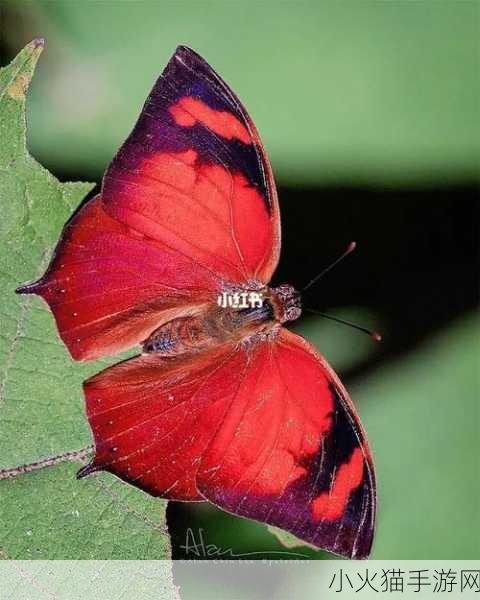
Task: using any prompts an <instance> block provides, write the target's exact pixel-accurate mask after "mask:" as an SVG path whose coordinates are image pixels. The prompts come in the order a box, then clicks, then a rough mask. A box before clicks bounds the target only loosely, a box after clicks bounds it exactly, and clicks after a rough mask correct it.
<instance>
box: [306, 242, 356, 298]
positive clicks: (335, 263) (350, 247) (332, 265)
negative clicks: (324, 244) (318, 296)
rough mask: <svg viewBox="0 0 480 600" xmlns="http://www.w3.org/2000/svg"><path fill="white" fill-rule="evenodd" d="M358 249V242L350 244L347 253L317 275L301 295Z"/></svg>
mask: <svg viewBox="0 0 480 600" xmlns="http://www.w3.org/2000/svg"><path fill="white" fill-rule="evenodd" d="M356 247H357V243H356V242H350V243H349V244H348V246H347V249H346V250H345V252H344V253H343V254H341V255H340V256H339V257H338V258H337V259H336V260H334V261H333V262H332V263H330V264H329V265H328V267H326V268H325V269H323V271H321V272H320V273H319V274H318V275H316V276H315V277H314V278H313V279H312V281H310V283H307V285H306V286H305V287H304V288H303V289H302V290H300V292H301V293H303V292H305V291H306V290H308V288H309V287H311V286H312V285H313V284H314V283H316V282H317V281H318V280H319V279H321V278H322V277H323V276H324V275H326V274H327V273H328V272H329V271H330V270H331V269H333V267H335V265H338V263H339V262H340V261H341V260H343V259H344V258H345V257H346V256H348V255H349V254H350V253H351V252H353V251H354V250H355V248H356Z"/></svg>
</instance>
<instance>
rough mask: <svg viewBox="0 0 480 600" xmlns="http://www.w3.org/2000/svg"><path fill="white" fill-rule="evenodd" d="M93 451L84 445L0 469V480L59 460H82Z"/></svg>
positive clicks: (54, 463)
mask: <svg viewBox="0 0 480 600" xmlns="http://www.w3.org/2000/svg"><path fill="white" fill-rule="evenodd" d="M92 452H93V446H86V447H85V448H82V449H81V450H73V451H72V452H64V453H63V454H57V455H56V456H49V457H47V458H42V460H38V461H36V462H32V463H29V464H26V465H19V466H18V467H12V468H10V469H1V470H0V481H1V480H2V479H9V478H10V477H16V476H17V475H23V474H24V473H31V472H32V471H37V470H39V469H43V468H45V467H51V466H53V465H58V464H59V463H61V462H65V461H67V460H84V459H85V458H87V457H88V456H89V454H91V453H92Z"/></svg>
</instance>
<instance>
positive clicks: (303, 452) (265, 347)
mask: <svg viewBox="0 0 480 600" xmlns="http://www.w3.org/2000/svg"><path fill="white" fill-rule="evenodd" d="M85 392H86V398H87V414H88V418H89V421H90V425H91V427H92V431H93V433H94V436H95V444H96V456H95V459H94V461H93V463H92V464H91V465H89V466H88V467H86V469H85V470H84V471H83V474H87V473H89V472H91V471H92V470H97V469H106V470H108V471H111V472H112V473H114V474H116V475H118V476H119V477H121V478H122V479H124V480H126V481H128V482H130V483H132V484H134V485H137V486H139V487H141V488H142V489H145V490H146V491H148V492H149V493H151V494H154V495H159V496H162V497H165V498H170V499H177V500H201V499H202V498H203V499H207V500H209V501H211V502H212V503H214V504H216V505H218V506H219V507H221V508H223V509H225V510H228V511H230V512H232V513H234V514H237V515H240V516H244V517H249V518H253V519H256V520H258V521H262V522H265V523H270V524H272V525H276V526H278V527H281V528H283V529H286V530H288V531H290V532H292V533H293V534H295V535H296V536H297V537H299V538H300V539H303V540H306V541H308V542H310V543H312V544H314V545H315V546H318V547H321V548H326V549H327V550H330V551H332V552H336V553H338V554H342V555H345V556H350V557H354V558H363V557H366V556H368V554H369V551H370V547H371V543H372V536H373V530H374V520H375V476H374V470H373V464H372V460H371V456H370V452H369V449H368V446H367V443H366V440H365V435H364V433H363V430H362V428H361V426H360V423H359V420H358V417H357V415H356V411H355V409H354V407H353V405H352V404H351V402H350V400H349V399H348V395H347V393H346V391H345V390H344V388H343V387H342V385H341V384H340V382H339V381H338V378H337V377H336V376H335V374H334V373H333V371H332V370H331V368H330V367H329V366H328V364H327V363H326V362H325V361H324V359H323V358H322V357H320V356H319V355H318V354H317V353H316V352H315V351H314V350H313V348H312V347H311V346H310V345H309V344H307V342H305V340H303V339H302V338H300V337H299V336H296V335H294V334H292V333H290V332H288V331H286V330H283V329H282V330H281V333H280V334H279V335H278V337H276V338H275V339H271V340H268V341H265V342H260V343H256V344H244V345H242V346H240V347H235V346H233V345H228V344H227V345H226V346H223V347H221V348H216V349H214V350H212V351H209V352H208V353H205V354H202V355H201V356H200V355H197V356H195V357H193V358H190V359H187V360H182V361H178V362H176V361H175V360H174V361H168V360H165V359H161V358H158V357H156V356H146V357H139V358H136V359H132V360H130V361H127V362H125V363H122V364H120V365H116V366H114V367H111V368H110V369H107V370H106V371H104V372H103V373H100V374H99V375H97V376H95V377H94V378H93V379H92V380H90V381H89V382H87V383H86V384H85Z"/></svg>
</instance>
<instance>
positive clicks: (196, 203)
mask: <svg viewBox="0 0 480 600" xmlns="http://www.w3.org/2000/svg"><path fill="white" fill-rule="evenodd" d="M103 202H104V206H105V210H106V211H107V212H108V214H109V215H110V216H112V217H113V218H115V219H116V220H118V221H119V222H120V223H124V224H125V225H128V226H129V227H130V228H131V229H133V230H135V231H136V232H138V233H140V234H141V235H143V236H147V237H148V238H150V239H152V240H155V241H156V242H158V243H160V244H163V245H165V246H167V247H169V248H174V249H175V250H176V251H178V252H179V253H180V254H181V255H182V256H188V257H190V258H191V259H192V260H194V261H195V263H196V264H199V265H202V266H203V267H204V268H205V269H208V270H210V271H211V272H212V273H215V274H216V276H217V277H218V278H219V279H221V280H222V281H225V282H230V283H233V282H235V283H244V282H246V281H248V280H250V279H260V280H261V279H263V278H264V276H265V269H269V259H270V255H271V249H272V247H273V245H274V244H275V242H276V240H275V237H274V236H275V232H274V230H273V228H272V221H271V219H270V216H269V214H268V212H267V211H266V210H265V207H264V203H263V200H262V198H261V196H260V194H259V192H258V190H257V189H256V188H254V187H252V186H251V185H249V183H248V181H247V180H246V179H245V177H244V176H243V175H242V174H241V173H240V172H238V173H230V172H228V171H227V170H225V169H224V168H223V167H222V166H221V165H217V164H214V163H202V162H201V161H200V160H199V157H198V154H197V152H195V150H187V151H185V152H178V153H173V152H169V153H166V152H157V153H154V154H150V155H148V156H146V157H145V158H143V159H142V160H140V161H139V163H138V169H136V170H135V171H128V172H126V173H124V174H123V175H122V178H121V179H115V178H114V179H113V180H110V178H109V177H107V178H106V182H105V191H104V196H103ZM246 215H248V219H247V218H245V216H246Z"/></svg>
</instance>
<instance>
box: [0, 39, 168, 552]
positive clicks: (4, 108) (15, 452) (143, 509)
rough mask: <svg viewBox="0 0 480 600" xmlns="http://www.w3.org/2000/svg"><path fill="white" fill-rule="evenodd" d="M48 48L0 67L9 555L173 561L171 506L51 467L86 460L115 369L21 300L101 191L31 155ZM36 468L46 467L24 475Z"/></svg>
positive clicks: (1, 535) (1, 352)
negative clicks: (31, 119)
mask: <svg viewBox="0 0 480 600" xmlns="http://www.w3.org/2000/svg"><path fill="white" fill-rule="evenodd" d="M42 49H43V40H34V41H33V42H31V43H30V44H29V45H28V46H26V48H24V50H22V51H21V52H20V54H19V55H18V56H17V57H16V58H15V59H14V60H13V62H12V63H11V64H10V65H9V66H7V67H5V68H3V69H1V70H0V138H1V139H2V144H1V147H0V215H1V219H0V286H1V289H2V294H1V297H0V319H1V337H0V469H4V470H5V469H10V470H12V469H13V474H15V473H17V474H16V476H14V477H8V478H5V477H4V476H5V474H6V473H5V471H4V472H3V477H2V473H1V472H0V488H1V497H2V501H1V503H0V548H1V550H2V552H3V555H5V556H7V557H10V558H50V559H51V558H98V559H100V558H101V559H108V558H132V559H133V558H137V559H139V558H157V559H158V558H166V557H169V556H170V542H169V538H168V535H167V533H166V529H165V503H164V502H162V501H159V500H156V499H153V498H151V497H150V496H147V495H146V494H144V493H142V492H140V491H139V490H136V489H134V488H132V487H130V486H127V485H125V484H124V483H122V482H120V481H119V480H117V479H116V478H113V477H111V476H109V475H107V474H103V475H100V476H96V477H91V478H87V479H86V480H82V481H77V480H76V479H75V472H76V470H78V468H79V467H80V466H81V463H79V462H75V463H71V462H66V463H63V464H56V463H58V460H53V461H49V457H54V456H55V455H58V454H64V453H72V452H73V454H72V455H69V456H67V457H66V458H70V459H73V458H77V459H78V458H81V457H82V454H81V453H80V454H79V455H78V454H77V455H76V454H75V451H76V450H79V449H82V448H85V447H88V446H89V445H90V444H91V443H92V441H91V434H90V430H89V427H88V424H87V420H86V418H85V415H84V401H83V396H82V391H81V389H82V388H81V384H82V381H83V380H84V379H85V378H86V377H88V376H89V375H91V374H92V373H94V372H97V371H99V370H100V369H101V368H104V367H105V365H106V364H108V362H109V361H97V362H96V363H91V364H75V363H74V362H73V361H72V360H71V358H70V357H69V355H68V353H67V351H66V349H65V347H64V346H63V344H62V342H61V341H60V339H59V337H58V335H57V332H56V329H55V325H54V320H53V317H52V315H51V313H50V311H49V310H48V309H47V307H46V305H45V304H44V303H43V302H42V301H41V300H40V299H39V298H37V297H32V296H19V295H17V294H15V288H16V287H17V286H18V285H19V284H21V283H24V282H25V281H31V280H35V279H36V278H38V277H39V276H40V275H41V274H42V273H43V271H44V270H45V267H46V265H47V264H48V261H49V259H50V256H51V254H52V250H53V247H54V245H55V243H56V241H57V239H58V237H59V234H60V232H61V229H62V227H63V225H64V223H65V222H66V221H67V220H68V218H69V217H70V216H71V214H72V212H73V211H74V210H75V208H76V207H77V206H78V205H79V204H80V202H81V201H82V200H83V198H84V197H85V195H86V194H87V193H88V192H89V191H90V190H91V189H92V188H93V184H90V183H61V182H59V181H58V180H57V179H56V178H55V177H53V176H52V175H51V174H50V173H49V172H48V171H47V170H46V169H44V168H43V167H42V166H41V165H40V164H38V163H37V162H36V161H35V160H34V159H33V158H32V157H31V156H30V154H29V153H28V151H27V148H26V122H25V94H26V91H27V89H28V86H29V84H30V80H31V78H32V75H33V71H34V68H35V65H36V62H37V60H38V57H39V56H40V53H41V52H42ZM116 360H118V357H117V359H116ZM110 362H113V360H112V361H110ZM84 454H85V453H83V455H84ZM37 461H44V463H41V464H43V465H44V468H41V469H36V470H33V471H31V472H29V473H26V474H21V471H22V468H21V466H22V465H24V464H27V463H32V462H37ZM49 462H52V463H53V466H46V465H48V463H49ZM38 466H39V465H37V467H38ZM40 466H41V465H40ZM16 467H20V468H19V469H16V470H15V468H16ZM10 475H12V472H10Z"/></svg>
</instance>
